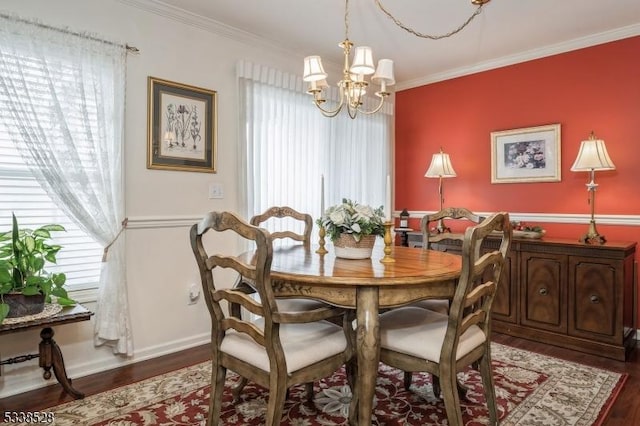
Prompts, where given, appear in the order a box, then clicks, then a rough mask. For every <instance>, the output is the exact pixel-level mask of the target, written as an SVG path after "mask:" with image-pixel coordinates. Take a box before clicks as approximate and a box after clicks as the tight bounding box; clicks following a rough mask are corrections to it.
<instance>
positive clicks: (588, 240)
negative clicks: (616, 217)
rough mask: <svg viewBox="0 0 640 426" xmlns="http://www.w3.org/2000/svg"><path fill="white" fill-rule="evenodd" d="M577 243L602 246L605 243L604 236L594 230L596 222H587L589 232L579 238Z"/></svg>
mask: <svg viewBox="0 0 640 426" xmlns="http://www.w3.org/2000/svg"><path fill="white" fill-rule="evenodd" d="M578 241H580V242H581V243H585V244H604V243H606V242H607V240H606V239H605V238H604V235H600V234H598V231H597V230H596V221H595V220H593V219H591V221H590V222H589V230H588V231H587V233H586V234H584V235H583V236H582V237H580V239H579V240H578Z"/></svg>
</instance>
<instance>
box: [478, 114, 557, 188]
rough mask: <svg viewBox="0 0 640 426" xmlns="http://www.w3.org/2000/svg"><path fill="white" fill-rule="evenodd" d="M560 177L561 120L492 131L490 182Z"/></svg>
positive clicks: (552, 180)
mask: <svg viewBox="0 0 640 426" xmlns="http://www.w3.org/2000/svg"><path fill="white" fill-rule="evenodd" d="M561 178H562V176H561V170H560V124H548V125H544V126H536V127H526V128H522V129H513V130H501V131H496V132H491V183H527V182H560V180H561Z"/></svg>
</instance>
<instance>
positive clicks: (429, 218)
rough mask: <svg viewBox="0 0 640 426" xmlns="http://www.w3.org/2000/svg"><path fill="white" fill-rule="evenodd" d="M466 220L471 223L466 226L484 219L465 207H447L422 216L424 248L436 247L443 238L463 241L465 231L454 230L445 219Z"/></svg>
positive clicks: (421, 227)
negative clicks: (446, 223) (447, 224)
mask: <svg viewBox="0 0 640 426" xmlns="http://www.w3.org/2000/svg"><path fill="white" fill-rule="evenodd" d="M445 219H449V220H466V221H468V222H469V223H468V224H466V226H464V228H467V227H468V226H472V225H477V224H478V223H480V222H482V220H483V219H484V218H483V217H482V216H479V215H477V214H475V213H473V212H472V211H471V210H469V209H466V208H464V207H447V208H444V209H442V210H440V211H439V212H435V213H432V214H428V215H425V216H423V217H422V220H421V221H420V231H421V232H422V248H424V249H425V250H430V249H433V248H434V245H436V244H437V243H438V242H440V241H442V240H457V241H460V242H461V245H462V240H463V238H464V232H452V231H451V229H450V228H449V227H448V226H446V225H445V223H444V220H445Z"/></svg>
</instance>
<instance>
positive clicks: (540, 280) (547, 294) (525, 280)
mask: <svg viewBox="0 0 640 426" xmlns="http://www.w3.org/2000/svg"><path fill="white" fill-rule="evenodd" d="M520 272H521V276H520V309H521V318H520V323H521V324H522V325H525V326H528V327H533V328H539V329H543V330H548V331H556V332H559V333H564V334H566V332H567V303H566V297H567V256H566V255H560V254H549V253H533V252H531V253H529V252H524V251H523V252H521V253H520Z"/></svg>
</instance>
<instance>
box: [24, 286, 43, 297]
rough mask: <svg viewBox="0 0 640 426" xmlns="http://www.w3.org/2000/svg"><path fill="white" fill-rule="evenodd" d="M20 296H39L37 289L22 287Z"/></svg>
mask: <svg viewBox="0 0 640 426" xmlns="http://www.w3.org/2000/svg"><path fill="white" fill-rule="evenodd" d="M22 294H24V295H25V296H35V295H36V294H40V290H39V289H38V287H33V286H30V287H24V288H23V289H22Z"/></svg>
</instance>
